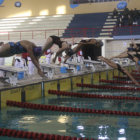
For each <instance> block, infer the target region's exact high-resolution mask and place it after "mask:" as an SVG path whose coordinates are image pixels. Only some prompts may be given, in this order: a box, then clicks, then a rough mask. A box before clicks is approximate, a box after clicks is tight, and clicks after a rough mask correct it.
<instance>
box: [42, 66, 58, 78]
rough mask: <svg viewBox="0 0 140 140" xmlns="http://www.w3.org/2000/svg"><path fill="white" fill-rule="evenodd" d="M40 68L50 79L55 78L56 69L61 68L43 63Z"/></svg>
mask: <svg viewBox="0 0 140 140" xmlns="http://www.w3.org/2000/svg"><path fill="white" fill-rule="evenodd" d="M40 66H41V68H42V71H43V73H44V74H45V76H46V77H48V78H49V79H52V78H53V75H54V73H55V69H56V68H58V67H59V68H60V66H57V65H53V64H45V63H41V64H40Z"/></svg>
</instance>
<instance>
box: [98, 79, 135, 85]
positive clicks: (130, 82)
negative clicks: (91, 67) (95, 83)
mask: <svg viewBox="0 0 140 140" xmlns="http://www.w3.org/2000/svg"><path fill="white" fill-rule="evenodd" d="M99 81H100V82H103V83H111V84H134V83H133V82H132V81H119V80H104V79H101V80H99Z"/></svg>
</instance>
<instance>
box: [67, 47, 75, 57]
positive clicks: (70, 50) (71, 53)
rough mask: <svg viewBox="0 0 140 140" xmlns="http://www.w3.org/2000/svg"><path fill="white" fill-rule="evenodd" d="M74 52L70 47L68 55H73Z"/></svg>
mask: <svg viewBox="0 0 140 140" xmlns="http://www.w3.org/2000/svg"><path fill="white" fill-rule="evenodd" d="M73 54H74V52H73V50H72V49H71V48H70V49H69V50H68V52H67V55H68V56H72V55H73Z"/></svg>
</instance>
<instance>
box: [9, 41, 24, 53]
mask: <svg viewBox="0 0 140 140" xmlns="http://www.w3.org/2000/svg"><path fill="white" fill-rule="evenodd" d="M9 45H10V52H11V53H12V54H13V55H14V54H20V53H26V52H27V50H26V49H25V48H24V47H23V46H22V45H21V44H20V42H17V43H14V42H9Z"/></svg>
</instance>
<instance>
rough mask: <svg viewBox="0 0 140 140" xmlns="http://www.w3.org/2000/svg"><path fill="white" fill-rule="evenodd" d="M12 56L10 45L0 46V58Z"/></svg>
mask: <svg viewBox="0 0 140 140" xmlns="http://www.w3.org/2000/svg"><path fill="white" fill-rule="evenodd" d="M12 55H13V54H12V53H11V52H10V45H9V44H8V43H7V44H4V45H2V46H0V57H9V56H12Z"/></svg>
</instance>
